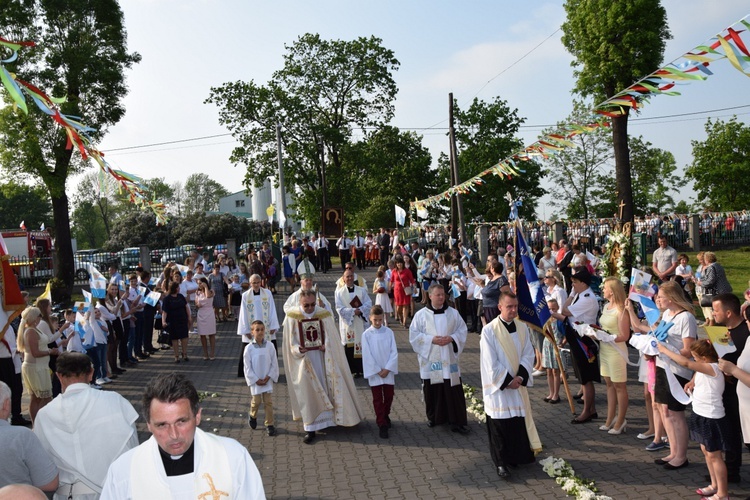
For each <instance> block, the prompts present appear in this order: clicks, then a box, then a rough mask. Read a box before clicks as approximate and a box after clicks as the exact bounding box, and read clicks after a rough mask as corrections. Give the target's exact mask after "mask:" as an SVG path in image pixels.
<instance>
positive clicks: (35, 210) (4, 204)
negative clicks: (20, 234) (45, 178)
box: [0, 181, 52, 229]
mask: <svg viewBox="0 0 750 500" xmlns="http://www.w3.org/2000/svg"><path fill="white" fill-rule="evenodd" d="M21 221H24V222H25V224H26V227H27V228H29V229H36V228H38V227H41V225H42V223H44V225H45V226H46V227H49V226H50V225H51V224H50V223H51V222H52V205H51V204H50V202H49V197H48V196H47V193H46V192H45V189H44V188H43V187H42V186H27V185H26V184H21V183H18V182H14V181H10V182H7V183H5V184H0V228H8V229H12V228H17V227H18V226H19V224H20V223H21Z"/></svg>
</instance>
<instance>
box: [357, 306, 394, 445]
mask: <svg viewBox="0 0 750 500" xmlns="http://www.w3.org/2000/svg"><path fill="white" fill-rule="evenodd" d="M370 324H371V325H372V326H370V328H368V329H367V330H365V331H364V332H363V333H362V367H363V369H364V376H365V378H366V379H367V381H368V382H369V383H370V390H372V405H373V407H374V408H375V419H376V422H377V424H378V427H379V428H380V437H381V438H383V439H387V438H388V429H389V428H390V427H391V419H390V416H389V415H390V413H391V404H392V403H393V387H394V383H395V379H396V377H395V375H396V374H397V373H398V348H397V347H396V338H395V337H394V335H393V330H391V329H390V328H388V327H387V326H384V325H383V308H382V307H380V306H378V305H376V306H373V307H372V309H370Z"/></svg>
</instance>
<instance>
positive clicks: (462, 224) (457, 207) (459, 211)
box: [448, 92, 470, 248]
mask: <svg viewBox="0 0 750 500" xmlns="http://www.w3.org/2000/svg"><path fill="white" fill-rule="evenodd" d="M448 121H449V129H448V130H449V141H450V159H451V181H452V183H453V185H454V186H458V185H459V184H461V176H460V175H459V173H458V172H459V171H458V150H457V149H456V130H455V128H454V127H453V92H451V93H450V94H448ZM456 218H458V226H459V227H458V228H457V227H456ZM451 225H452V226H451V238H454V239H457V238H458V235H459V231H458V230H459V229H460V236H461V242H462V243H463V245H464V246H465V247H467V248H468V247H469V246H470V244H469V241H468V240H467V239H466V221H464V205H463V201H462V200H461V194H459V193H456V194H454V195H453V196H451Z"/></svg>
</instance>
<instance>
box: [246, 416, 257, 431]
mask: <svg viewBox="0 0 750 500" xmlns="http://www.w3.org/2000/svg"><path fill="white" fill-rule="evenodd" d="M247 423H248V424H249V425H250V428H251V429H255V428H256V427H258V419H257V418H253V417H250V418H249V419H247Z"/></svg>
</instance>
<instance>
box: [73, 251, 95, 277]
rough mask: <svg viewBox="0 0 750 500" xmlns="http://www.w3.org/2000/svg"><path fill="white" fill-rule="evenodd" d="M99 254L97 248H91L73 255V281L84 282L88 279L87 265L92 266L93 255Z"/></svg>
mask: <svg viewBox="0 0 750 500" xmlns="http://www.w3.org/2000/svg"><path fill="white" fill-rule="evenodd" d="M99 252H100V250H99V249H98V248H93V249H91V250H79V251H77V252H76V253H75V254H73V265H74V266H75V268H76V278H75V279H76V280H77V281H84V280H86V279H87V278H88V277H89V264H94V255H95V254H97V253H99ZM97 267H99V266H97Z"/></svg>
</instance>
